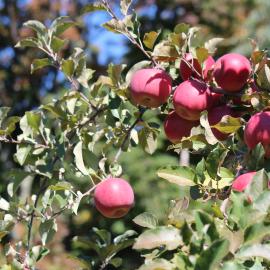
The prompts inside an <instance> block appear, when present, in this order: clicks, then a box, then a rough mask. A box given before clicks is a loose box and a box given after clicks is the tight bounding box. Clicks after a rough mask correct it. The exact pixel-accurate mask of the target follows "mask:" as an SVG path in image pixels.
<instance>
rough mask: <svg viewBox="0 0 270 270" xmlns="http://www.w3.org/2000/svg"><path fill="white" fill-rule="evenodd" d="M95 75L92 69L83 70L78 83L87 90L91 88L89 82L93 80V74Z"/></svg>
mask: <svg viewBox="0 0 270 270" xmlns="http://www.w3.org/2000/svg"><path fill="white" fill-rule="evenodd" d="M94 73H95V70H93V69H90V68H85V69H83V71H82V73H81V74H80V76H79V77H78V79H77V80H78V82H79V83H80V84H81V85H82V86H83V87H85V88H88V87H89V84H88V82H89V81H90V80H91V79H92V78H93V74H94Z"/></svg>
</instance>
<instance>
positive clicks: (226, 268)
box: [221, 262, 255, 270]
mask: <svg viewBox="0 0 270 270" xmlns="http://www.w3.org/2000/svg"><path fill="white" fill-rule="evenodd" d="M221 270H246V267H244V266H243V265H242V264H240V263H237V262H225V263H224V265H223V267H222V268H221ZM254 270H255V269H254Z"/></svg>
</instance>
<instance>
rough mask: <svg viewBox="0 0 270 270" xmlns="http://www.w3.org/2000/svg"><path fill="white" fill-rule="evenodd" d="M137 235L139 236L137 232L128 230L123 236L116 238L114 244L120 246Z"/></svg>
mask: <svg viewBox="0 0 270 270" xmlns="http://www.w3.org/2000/svg"><path fill="white" fill-rule="evenodd" d="M135 235H137V233H136V232H135V231H133V230H127V231H126V232H124V233H123V234H121V235H118V236H117V237H115V238H114V239H113V243H114V245H118V244H120V243H122V242H125V241H126V240H129V237H131V236H135Z"/></svg>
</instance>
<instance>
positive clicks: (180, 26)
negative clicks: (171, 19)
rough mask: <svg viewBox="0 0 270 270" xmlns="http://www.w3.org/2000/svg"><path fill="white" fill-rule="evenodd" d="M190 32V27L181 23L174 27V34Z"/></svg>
mask: <svg viewBox="0 0 270 270" xmlns="http://www.w3.org/2000/svg"><path fill="white" fill-rule="evenodd" d="M188 30H189V25H188V24H186V23H179V24H177V25H176V26H175V27H174V30H173V32H174V33H176V34H181V33H185V34H187V33H188Z"/></svg>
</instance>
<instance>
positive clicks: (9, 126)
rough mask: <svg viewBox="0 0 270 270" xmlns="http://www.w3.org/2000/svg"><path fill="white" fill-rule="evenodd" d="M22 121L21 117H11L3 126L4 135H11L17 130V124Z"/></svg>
mask: <svg viewBox="0 0 270 270" xmlns="http://www.w3.org/2000/svg"><path fill="white" fill-rule="evenodd" d="M20 120H21V118H20V117H18V116H11V117H8V118H7V119H6V120H5V121H4V124H3V128H4V130H3V131H4V134H5V135H10V134H11V133H12V132H13V131H14V130H15V129H16V124H17V123H18V122H19V121H20ZM0 132H1V131H0Z"/></svg>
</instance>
